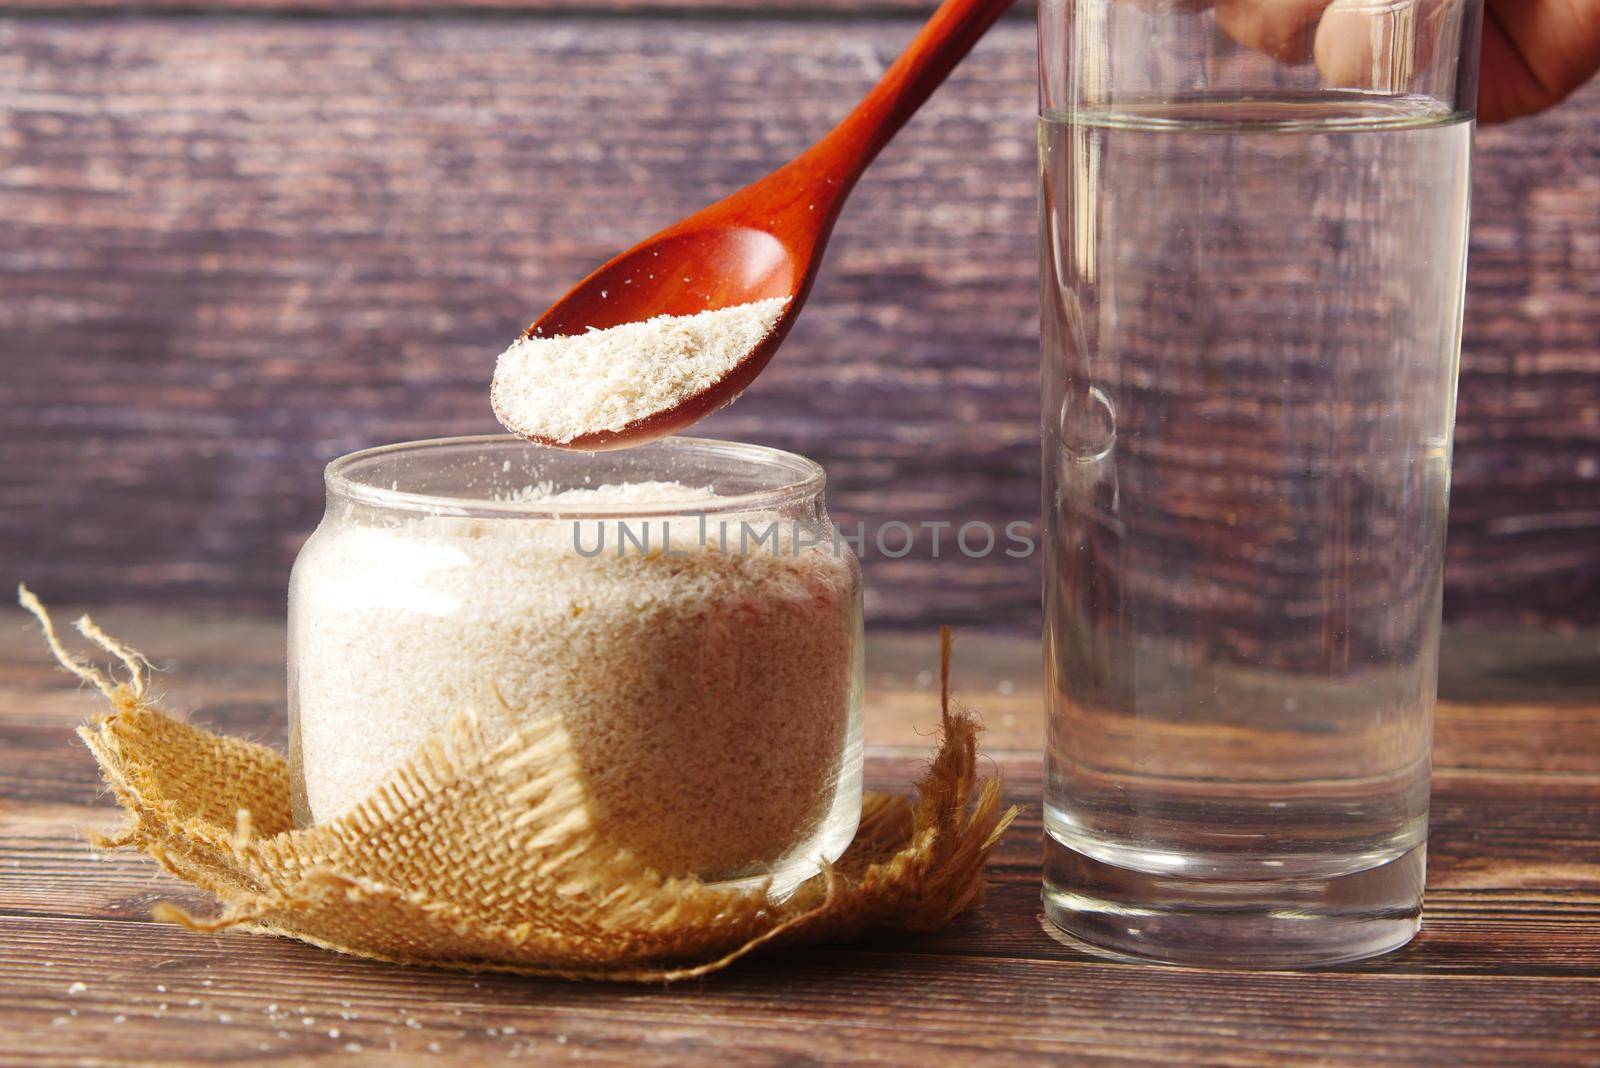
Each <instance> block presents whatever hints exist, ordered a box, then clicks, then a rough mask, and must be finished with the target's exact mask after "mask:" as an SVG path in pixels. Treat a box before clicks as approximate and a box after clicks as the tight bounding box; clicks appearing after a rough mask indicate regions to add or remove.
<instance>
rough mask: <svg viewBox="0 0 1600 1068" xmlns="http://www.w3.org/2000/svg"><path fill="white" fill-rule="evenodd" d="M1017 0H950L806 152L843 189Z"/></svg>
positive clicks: (844, 189) (870, 161)
mask: <svg viewBox="0 0 1600 1068" xmlns="http://www.w3.org/2000/svg"><path fill="white" fill-rule="evenodd" d="M1012 3H1013V0H945V2H944V3H943V4H940V5H939V9H938V10H937V11H935V12H934V13H933V17H932V18H930V19H929V20H928V22H927V24H926V25H924V26H923V27H922V31H921V32H920V33H918V34H917V36H916V38H915V39H913V40H912V42H911V44H910V45H908V46H907V47H906V50H905V51H904V52H902V53H901V54H900V58H899V59H897V60H895V61H894V64H893V65H892V66H891V67H890V68H889V69H888V70H887V71H885V72H884V75H883V77H882V78H881V79H879V81H878V84H877V85H876V86H874V87H873V89H872V91H871V92H870V93H868V94H867V95H866V97H865V98H864V99H863V100H862V101H861V103H859V104H857V105H856V107H855V109H854V110H853V111H851V112H850V114H848V115H846V116H845V117H844V119H843V120H842V121H841V122H840V123H839V125H837V126H835V127H834V128H833V130H832V131H831V132H830V133H829V134H828V135H827V136H826V137H824V138H823V139H822V140H821V141H819V142H817V144H816V145H814V146H813V147H812V148H811V149H810V150H809V151H808V152H806V153H805V156H802V157H801V158H802V159H804V158H806V157H807V156H809V157H813V159H814V162H815V163H817V164H821V165H822V168H823V169H824V170H825V171H826V173H828V175H829V177H831V178H833V179H834V181H835V185H834V189H835V193H836V195H837V196H839V197H840V198H841V199H842V196H843V194H844V193H845V192H846V191H848V190H849V188H850V187H851V186H852V185H854V184H855V181H856V179H857V178H860V177H861V174H862V172H863V171H865V170H866V169H867V167H868V165H869V164H871V163H872V161H873V159H874V158H876V157H877V155H878V153H879V152H880V151H882V150H883V146H884V145H887V144H888V143H889V141H890V139H891V138H893V137H894V135H895V134H896V133H898V132H899V131H900V127H902V126H904V125H905V124H906V120H908V119H910V118H911V116H912V115H914V114H916V111H917V109H918V108H920V107H921V106H922V105H923V103H924V102H925V101H926V100H927V99H928V97H930V96H932V95H933V91H934V90H935V89H937V88H939V86H940V84H941V83H942V82H943V81H944V80H945V78H947V77H948V76H949V74H950V72H951V71H952V70H954V69H955V67H956V64H958V63H960V62H961V60H962V59H963V58H964V57H965V56H966V54H967V53H968V52H970V51H971V50H972V46H973V45H975V44H977V43H978V39H979V38H980V37H982V36H983V35H984V33H985V32H987V31H988V29H989V27H990V26H992V25H994V22H995V20H996V19H998V18H999V17H1000V16H1001V15H1002V14H1004V13H1005V10H1006V9H1007V8H1009V7H1010V6H1011V5H1012Z"/></svg>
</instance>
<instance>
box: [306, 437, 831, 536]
mask: <svg viewBox="0 0 1600 1068" xmlns="http://www.w3.org/2000/svg"><path fill="white" fill-rule="evenodd" d="M474 449H476V450H478V451H479V455H480V457H482V458H484V459H485V460H487V458H488V457H490V456H491V455H493V454H495V453H497V452H498V453H500V454H502V455H504V456H509V454H510V453H512V452H516V453H521V454H524V455H526V454H533V455H535V456H538V455H546V456H549V457H552V458H558V457H559V458H560V459H562V460H563V461H565V460H570V459H571V458H573V457H591V458H594V459H596V461H597V463H598V462H599V458H601V457H605V456H608V455H624V454H626V455H632V456H634V457H638V456H640V455H641V454H644V453H645V452H647V451H648V452H649V453H652V454H665V455H664V456H663V465H662V466H663V468H666V466H667V465H666V463H665V461H666V460H669V459H674V458H675V459H678V460H680V461H682V460H689V459H697V460H700V461H702V462H705V463H706V467H707V469H708V470H711V471H714V470H717V469H721V470H723V471H725V472H727V473H730V474H744V475H746V476H750V475H766V476H770V477H771V480H772V484H771V485H770V486H762V487H761V488H760V489H755V490H750V491H746V492H740V493H732V494H717V493H714V492H711V493H706V494H705V495H703V496H698V497H692V498H684V497H681V496H679V497H674V498H673V499H672V500H670V501H657V502H652V501H649V500H630V501H612V502H593V503H591V502H585V503H580V504H573V503H567V502H549V503H546V502H541V501H538V500H531V501H518V500H496V499H494V498H492V497H486V496H471V495H466V494H458V493H423V492H417V491H415V490H404V489H400V488H399V486H398V484H393V485H388V486H384V485H379V484H376V483H374V482H372V481H364V480H363V479H362V478H361V471H362V469H363V468H370V467H376V466H378V465H379V464H381V463H382V462H383V461H386V460H394V459H397V458H402V457H406V456H408V455H415V456H419V457H421V456H428V455H431V454H444V453H448V452H450V451H453V450H460V451H463V452H466V451H470V450H474ZM495 460H496V461H497V462H501V457H500V456H496V457H495ZM490 466H491V465H489V464H487V463H486V464H485V470H486V471H488V470H490ZM643 476H644V477H641V472H635V473H634V477H633V478H632V479H631V480H632V481H663V482H665V481H675V479H674V478H673V477H672V474H671V471H670V470H668V469H664V470H662V471H661V472H660V473H658V474H656V475H654V476H653V477H651V476H650V475H649V474H648V472H644V473H643ZM604 481H612V482H617V481H629V479H627V478H613V479H609V480H607V479H597V480H596V484H601V483H602V482H604ZM826 481H827V474H826V472H825V471H824V470H823V468H822V465H820V464H818V463H817V462H816V461H814V460H809V459H807V458H806V457H804V456H801V455H800V454H798V453H793V452H786V451H785V450H783V449H774V448H771V447H769V446H766V445H752V444H748V443H746V442H738V441H721V440H718V439H715V438H691V437H669V438H662V439H659V440H657V441H653V442H649V443H648V444H645V445H639V446H635V447H634V448H631V449H621V450H614V451H613V452H586V451H580V450H574V449H560V448H555V447H552V446H547V445H538V444H535V443H533V442H530V441H527V440H524V439H522V438H519V437H515V436H513V435H510V434H476V435H466V436H460V437H446V438H424V439H421V440H418V441H402V442H396V443H394V444H390V445H377V446H374V447H372V448H367V449H359V450H357V451H355V452H351V453H346V454H345V455H343V456H340V457H338V458H337V459H335V460H333V461H332V462H330V463H329V464H328V465H327V467H326V468H324V469H323V482H324V484H325V485H326V486H327V490H328V494H329V496H330V497H335V498H338V499H340V500H345V501H350V502H354V503H359V504H365V505H370V506H373V507H377V508H383V509H389V510H394V511H402V512H414V513H420V514H425V515H449V516H470V517H476V518H511V519H584V518H596V519H601V518H614V517H619V516H626V517H630V518H632V517H648V516H675V515H699V514H719V513H722V514H725V513H734V512H751V511H762V510H767V509H777V508H781V507H782V506H784V505H789V504H794V503H796V502H798V501H802V500H806V499H808V498H814V497H817V496H818V495H820V494H821V492H822V489H823V486H824V484H825V483H826Z"/></svg>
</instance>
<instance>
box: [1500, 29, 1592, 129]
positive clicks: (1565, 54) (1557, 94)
mask: <svg viewBox="0 0 1600 1068" xmlns="http://www.w3.org/2000/svg"><path fill="white" fill-rule="evenodd" d="M1483 38H1484V39H1483V91H1482V95H1481V98H1480V110H1481V113H1482V114H1481V117H1482V119H1483V121H1484V122H1500V121H1503V120H1506V119H1514V118H1517V117H1518V116H1520V115H1527V114H1531V113H1532V112H1535V111H1540V110H1543V109H1544V108H1547V107H1549V106H1550V105H1551V104H1554V103H1556V102H1557V101H1559V100H1562V99H1563V98H1565V97H1566V96H1567V94H1568V93H1570V92H1572V91H1573V90H1574V89H1576V88H1578V86H1580V85H1582V84H1583V83H1584V82H1586V81H1588V80H1589V77H1590V76H1591V75H1593V74H1594V73H1595V70H1596V69H1597V68H1600V0H1547V2H1535V0H1491V2H1490V3H1489V6H1488V10H1487V12H1486V14H1485V16H1484V25H1483Z"/></svg>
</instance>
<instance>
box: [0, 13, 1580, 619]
mask: <svg viewBox="0 0 1600 1068" xmlns="http://www.w3.org/2000/svg"><path fill="white" fill-rule="evenodd" d="M929 6H930V4H929V3H928V2H926V0H867V2H863V3H862V4H856V3H853V2H851V0H781V2H780V0H767V2H763V0H725V2H723V3H720V4H715V5H705V4H695V3H688V2H672V0H629V2H624V0H588V2H578V3H560V2H558V0H546V2H543V3H540V2H535V0H524V2H517V0H493V2H481V3H476V4H472V5H470V6H462V5H459V4H454V3H450V2H448V0H435V2H432V3H421V2H406V0H360V2H334V0H300V2H290V0H281V2H275V0H210V2H209V3H206V2H202V0H196V2H192V3H178V2H171V0H155V2H148V3H144V4H141V5H139V7H138V8H137V10H129V9H124V8H123V6H122V5H119V4H115V3H110V2H90V0H84V2H75V0H29V2H27V3H26V4H25V6H23V5H10V4H6V3H3V2H0V355H3V359H4V361H5V362H4V375H3V377H0V563H3V565H4V566H3V567H0V572H3V574H0V578H5V579H6V580H7V581H11V580H15V579H26V580H27V581H29V582H30V583H32V584H34V585H35V586H36V587H38V588H39V589H40V591H41V592H42V593H45V594H47V595H49V596H50V597H51V598H53V599H55V600H57V601H69V600H70V601H78V602H85V603H106V602H127V601H135V602H143V603H151V604H154V603H187V604H226V605H230V606H238V607H244V608H249V609H252V610H257V609H259V610H266V611H275V610H278V609H279V608H280V607H281V603H282V595H283V589H284V583H285V579H286V576H287V570H288V566H289V562H290V560H291V559H292V558H293V554H294V552H295V550H296V548H297V546H298V543H299V540H300V538H301V537H303V535H304V534H305V533H306V532H307V531H308V530H309V529H310V528H311V526H312V525H314V523H315V522H316V519H317V516H318V514H319V512H320V508H321V498H320V486H319V471H320V468H321V466H322V464H323V463H324V462H325V461H326V460H327V459H329V458H330V457H332V456H334V455H336V454H338V453H341V452H344V451H347V450H350V449H353V448H358V447H361V446H365V445H371V444H377V443H381V442H388V441H396V440H400V439H405V438H414V437H425V436H434V435H439V434H450V433H465V432H477V431H486V430H491V429H493V428H494V423H493V419H492V417H491V416H490V413H489V410H488V404H487V383H488V377H489V373H490V370H491V367H492V361H493V358H494V356H495V354H496V353H497V352H498V351H499V349H500V347H501V346H502V345H503V343H504V342H505V341H506V340H507V339H508V338H509V337H511V336H512V335H513V334H514V333H515V332H516V330H518V329H519V328H520V327H521V326H522V325H524V324H525V323H526V321H528V320H529V319H531V318H532V317H533V316H534V314H535V313H537V312H538V311H539V310H541V309H542V308H543V307H544V306H545V305H546V304H548V303H549V302H550V301H551V300H552V299H553V298H554V297H555V296H557V295H558V294H559V293H560V292H561V291H562V290H563V289H564V288H566V286H567V285H569V284H570V283H571V282H572V281H574V280H576V279H577V278H578V277H580V276H581V275H582V274H583V273H584V272H585V271H586V270H587V269H588V268H589V267H591V266H592V265H593V264H594V263H596V262H597V261H598V260H600V259H602V258H604V257H605V256H606V255H608V254H609V253H610V252H612V251H614V250H616V249H618V248H620V247H623V246H625V245H627V244H630V243H632V242H633V241H634V240H636V239H637V238H639V237H641V236H643V235H644V234H646V233H648V232H650V231H652V230H654V229H656V228H658V227H659V226H661V225H663V224H665V223H667V222H669V221H671V220H672V219H675V218H677V217H678V216H680V215H682V214H685V213H687V212H689V211H691V210H693V209H695V208H697V207H699V206H700V205H701V204H702V203H704V202H706V201H708V200H710V199H711V198H713V197H714V196H716V195H719V194H720V193H722V192H723V191H726V190H728V189H729V188H731V187H733V186H735V185H737V184H739V183H742V182H744V181H747V180H749V179H751V178H754V177H756V176H757V175H759V174H761V173H763V172H764V171H765V170H766V169H768V168H770V167H771V166H773V165H775V164H776V163H778V162H780V161H782V160H784V159H786V158H787V157H788V156H789V155H791V154H792V153H794V152H796V151H797V150H799V149H800V148H801V147H803V146H804V145H805V144H807V143H808V142H809V141H810V140H811V139H813V138H815V137H816V136H818V135H820V134H821V133H822V132H824V131H825V130H826V129H827V127H828V126H829V125H830V123H831V121H832V120H833V119H835V118H836V117H837V116H839V115H840V114H841V113H842V112H843V111H844V110H845V109H846V108H847V107H848V106H849V105H850V103H852V102H853V101H854V99H855V98H856V97H857V96H858V95H859V94H861V93H862V92H864V91H865V89H866V88H867V87H868V86H869V85H870V84H871V82H872V81H873V80H874V78H875V77H876V76H877V74H878V73H879V72H880V71H881V70H882V68H883V66H884V64H885V63H886V62H887V61H888V60H889V59H890V58H892V56H893V55H894V54H895V52H896V51H897V50H898V49H899V47H900V46H901V45H902V44H903V43H904V42H905V41H906V40H907V39H909V37H910V35H911V34H912V32H913V31H914V29H915V27H916V25H917V23H918V21H919V20H920V18H921V17H922V16H923V15H924V14H925V13H926V11H927V10H928V8H929ZM8 9H9V10H8ZM1033 84H1034V53H1033V28H1032V24H1031V21H1030V20H1029V18H1028V17H1027V14H1026V12H1019V14H1018V15H1017V16H1016V17H1013V18H1011V19H1009V20H1008V21H1006V22H1003V23H1002V24H1001V25H1000V26H999V27H998V28H997V29H996V30H995V31H994V32H993V33H992V34H991V36H990V37H989V38H988V39H987V40H986V41H985V42H984V43H983V44H982V45H981V46H980V47H979V49H978V51H977V52H976V53H975V55H974V57H973V59H972V60H971V61H970V62H969V63H968V64H967V65H966V66H965V67H964V68H963V70H962V71H961V72H960V73H959V74H958V76H957V77H956V78H955V80H954V81H953V82H952V84H951V85H950V86H949V87H948V88H947V90H946V91H945V92H944V93H943V94H942V95H941V96H939V97H937V98H936V99H935V101H934V102H933V103H932V104H930V105H929V107H928V108H927V109H926V111H925V112H924V113H923V114H922V115H921V116H919V117H918V118H917V119H916V120H915V121H914V122H913V123H912V125H911V126H910V127H909V128H908V129H907V130H906V131H905V133H904V134H903V135H902V137H901V138H900V139H899V140H898V141H897V142H896V143H895V144H894V145H892V146H891V147H890V148H889V149H888V151H887V152H886V153H885V154H884V156H883V158H882V160H881V162H880V163H879V165H878V166H877V168H876V169H874V170H873V172H872V173H871V174H870V175H869V176H868V177H867V178H866V180H865V181H864V182H863V183H862V185H861V187H860V189H859V191H858V192H857V194H856V196H855V198H854V200H853V201H852V203H851V205H850V207H849V208H848V209H847V211H846V214H845V216H844V218H843V220H842V222H841V224H840V227H839V230H838V234H837V237H836V240H835V245H834V247H833V251H832V253H831V256H830V261H829V265H828V269H827V271H826V273H825V275H824V277H823V279H822V281H821V282H820V284H819V286H818V289H817V291H816V293H815V295H814V297H813V299H812V303H811V305H810V307H809V309H808V311H807V313H806V316H805V318H804V319H803V320H802V321H801V323H800V325H799V327H798V328H797V329H796V331H795V333H794V335H793V336H792V339H791V340H790V342H789V344H788V345H787V346H786V347H785V349H784V352H783V354H782V356H781V357H780V358H779V359H778V360H777V361H776V362H775V363H774V364H773V365H772V367H771V369H770V370H769V371H768V372H767V373H766V374H765V375H764V376H763V378H762V380H761V382H760V383H759V384H758V385H757V387H756V388H755V389H754V390H752V391H751V393H750V394H749V395H748V396H747V397H746V398H745V400H743V401H742V402H741V403H740V404H739V405H737V406H736V407H734V408H733V409H731V410H730V411H728V412H725V413H723V414H722V415H720V416H718V417H716V418H715V420H714V421H713V422H712V423H711V424H710V425H709V427H708V430H709V431H710V432H712V433H714V434H716V435H718V436H730V437H741V438H747V439H751V440H756V441H761V442H766V443H770V444H775V445H781V446H785V447H790V448H794V449H798V450H800V451H803V452H805V453H808V454H809V455H811V456H813V457H816V458H817V459H819V460H821V461H822V462H824V463H825V464H826V465H827V466H828V467H829V469H830V471H831V472H832V474H833V478H834V485H833V490H832V502H833V505H834V509H835V512H836V518H839V519H841V520H844V521H847V522H852V523H853V522H855V521H857V520H865V521H868V522H874V521H883V520H887V519H896V518H898V519H907V520H912V521H915V520H918V519H943V520H952V521H955V522H957V523H960V522H962V521H965V520H969V519H983V520H987V521H989V522H992V523H995V524H997V525H999V524H1003V523H1005V522H1008V521H1010V520H1012V519H1019V518H1022V519H1031V518H1032V517H1034V516H1035V515H1036V513H1037V507H1038V506H1037V478H1038V460H1037V445H1036V440H1037V429H1036V427H1037V415H1036V407H1037V388H1038V387H1037V373H1036V368H1035V364H1036V345H1037V340H1036V339H1037V320H1036V293H1035V290H1036V284H1037V283H1036V274H1035V223H1034V197H1035V193H1034V163H1033V159H1034V135H1033V119H1032V112H1033V98H1034V88H1033ZM1480 146H1481V155H1480V161H1479V166H1478V171H1477V200H1476V207H1475V219H1474V230H1473V251H1472V255H1473V260H1472V266H1471V294H1470V298H1469V304H1468V313H1467V315H1468V324H1467V332H1466V351H1465V358H1464V366H1463V374H1462V392H1461V405H1460V427H1459V432H1458V435H1457V465H1456V478H1455V493H1454V521H1453V524H1452V528H1451V534H1450V558H1449V575H1448V581H1449V589H1450V592H1449V602H1448V604H1449V611H1450V613H1451V615H1452V616H1453V617H1455V618H1457V619H1464V620H1476V621H1488V620H1501V621H1503V620H1520V621H1537V622H1544V623H1556V622H1588V623H1595V622H1600V87H1591V88H1590V89H1589V90H1587V91H1586V92H1585V93H1583V94H1582V95H1580V97H1578V98H1577V99H1576V100H1574V101H1573V102H1571V103H1570V104H1569V105H1568V106H1566V107H1565V108H1563V109H1560V110H1558V111H1556V112H1553V113H1551V114H1549V115H1547V116H1544V117H1541V118H1539V119H1536V120H1533V121H1529V122H1525V123H1523V124H1520V125H1518V126H1514V127H1510V128H1505V129H1498V130H1492V131H1485V132H1484V133H1483V135H1482V136H1481V138H1480ZM870 555H871V554H869V557H870ZM868 568H869V570H868V576H869V583H870V585H871V587H872V591H873V592H872V597H871V600H870V602H869V607H870V611H871V613H872V616H873V618H874V620H875V621H876V622H878V623H880V624H906V625H911V624H915V625H925V624H928V623H931V622H935V621H951V622H976V621H982V622H985V623H989V624H999V625H1008V624H1014V625H1015V626H1016V627H1018V628H1027V627H1032V626H1035V625H1036V623H1037V619H1038V608H1037V603H1038V597H1037V581H1038V580H1037V570H1036V567H1035V563H1034V562H1031V561H1030V562H1024V563H1018V562H1016V561H1013V560H1009V559H1006V558H1004V557H997V558H995V559H993V560H990V561H987V562H981V563H980V562H973V561H967V560H964V559H961V558H960V557H959V556H956V557H954V558H951V557H950V555H949V554H948V553H947V554H946V556H945V558H944V559H942V560H939V561H933V560H930V559H928V558H927V555H926V553H925V552H918V553H916V554H913V556H912V557H909V558H907V559H905V560H901V561H895V560H887V559H870V558H869V562H868Z"/></svg>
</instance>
